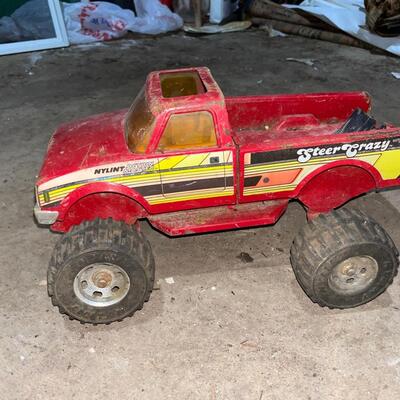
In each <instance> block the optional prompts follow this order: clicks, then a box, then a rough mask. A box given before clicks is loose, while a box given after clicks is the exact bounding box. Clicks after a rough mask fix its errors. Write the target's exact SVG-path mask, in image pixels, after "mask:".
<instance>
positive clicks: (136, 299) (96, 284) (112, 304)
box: [47, 219, 154, 324]
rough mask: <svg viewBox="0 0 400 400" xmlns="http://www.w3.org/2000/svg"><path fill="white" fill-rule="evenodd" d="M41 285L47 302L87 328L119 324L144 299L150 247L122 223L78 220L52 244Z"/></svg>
mask: <svg viewBox="0 0 400 400" xmlns="http://www.w3.org/2000/svg"><path fill="white" fill-rule="evenodd" d="M47 282H48V292H49V295H50V297H51V299H52V302H53V304H54V305H56V306H58V308H59V310H60V312H61V313H63V314H67V315H68V316H69V317H70V318H71V319H77V320H79V321H81V322H82V323H92V324H108V323H111V322H114V321H121V320H122V319H124V318H125V317H128V316H131V315H133V314H134V312H135V311H137V310H139V309H141V308H142V306H143V303H144V301H147V300H148V299H149V297H150V292H151V290H152V288H153V283H154V259H153V255H152V251H151V247H150V244H149V243H148V241H147V240H146V239H145V238H144V237H143V235H142V234H141V233H140V232H139V231H138V230H137V229H136V228H135V227H133V226H129V225H126V224H124V223H122V222H115V221H113V220H111V219H109V220H100V219H98V220H95V221H91V222H84V223H82V224H81V225H79V226H76V227H74V228H73V229H72V230H71V231H70V232H68V233H66V234H65V235H63V237H62V238H61V239H60V241H59V242H58V243H57V245H56V247H55V249H54V252H53V256H52V258H51V261H50V265H49V270H48V276H47Z"/></svg>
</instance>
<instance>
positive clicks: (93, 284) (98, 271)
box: [74, 263, 130, 307]
mask: <svg viewBox="0 0 400 400" xmlns="http://www.w3.org/2000/svg"><path fill="white" fill-rule="evenodd" d="M129 288H130V279H129V276H128V275H127V273H126V272H125V271H124V270H123V269H122V268H120V267H119V266H118V265H114V264H108V263H98V264H91V265H88V266H87V267H85V268H83V269H82V270H81V271H79V273H78V274H77V275H76V277H75V280H74V293H75V295H76V296H77V297H78V298H79V300H81V301H82V302H83V303H85V304H88V305H90V306H93V307H109V306H111V305H113V304H116V303H119V302H120V301H121V300H122V299H123V298H124V297H125V296H126V295H127V294H128V292H129Z"/></svg>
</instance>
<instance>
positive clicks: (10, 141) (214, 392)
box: [0, 31, 400, 400]
mask: <svg viewBox="0 0 400 400" xmlns="http://www.w3.org/2000/svg"><path fill="white" fill-rule="evenodd" d="M287 57H295V58H312V59H315V60H316V63H315V67H316V68H315V69H313V68H311V67H309V66H307V65H304V64H299V63H293V62H287V61H286V58H287ZM189 65H206V66H209V67H210V68H211V69H212V71H213V72H214V75H215V78H216V79H217V81H218V82H219V83H220V84H221V87H222V89H223V90H224V91H225V93H226V94H228V95H234V94H237V95H240V94H257V93H258V94H261V93H278V92H302V91H305V92H307V91H336V90H358V89H362V90H368V91H369V92H370V93H371V94H372V96H373V98H374V100H375V115H376V116H377V117H379V118H382V119H383V118H385V119H386V120H390V121H393V122H396V123H400V114H399V111H398V110H399V104H400V103H399V96H398V94H399V88H400V81H396V80H395V79H394V78H393V77H391V75H390V72H391V71H400V62H399V61H398V60H397V59H394V58H390V57H385V56H380V55H372V54H371V53H369V52H367V51H365V50H360V49H355V48H350V47H342V46H336V45H333V44H329V43H324V42H319V41H312V40H304V39H300V38H296V37H286V38H273V39H270V38H268V37H267V36H266V34H265V33H264V32H259V31H250V32H247V33H240V34H226V35H220V36H210V37H202V38H189V37H185V36H182V35H172V36H167V37H163V38H159V39H140V40H137V41H133V40H123V41H118V42H114V43H109V44H100V45H97V46H81V47H74V48H69V49H65V50H56V51H48V52H42V53H35V54H23V55H15V56H9V57H2V58H1V59H0V90H1V92H0V93H1V96H0V112H1V114H0V115H1V128H0V129H1V135H0V149H1V150H0V171H1V174H0V178H1V180H0V220H1V226H0V237H1V242H0V266H1V279H0V327H1V328H0V366H1V368H0V398H1V399H5V400H11V399H18V400H22V399H29V400H36V399H74V398H75V399H80V400H85V399H98V398H113V399H165V398H171V399H174V400H177V399H202V400H204V399H210V400H214V399H215V400H217V399H235V400H237V399H252V400H260V399H264V400H265V399H272V400H273V399H285V400H286V399H289V400H290V399H293V400H294V399H295V400H302V399H310V400H319V399H324V400H328V399H341V400H343V399H357V400H358V399H363V400H370V399H371V400H372V399H380V400H383V399H397V398H399V397H400V346H399V344H400V330H399V326H400V325H399V323H400V286H399V283H400V280H399V278H397V279H396V280H395V282H394V284H393V285H392V286H391V287H390V288H389V290H388V291H387V292H386V293H384V294H383V295H382V296H380V297H379V298H378V299H376V300H375V301H373V302H371V303H369V304H367V305H365V306H362V307H359V308H357V309H352V310H347V311H338V310H334V311H330V310H326V309H322V308H320V307H318V306H317V305H314V304H313V303H311V301H310V300H309V299H308V298H307V297H306V296H305V294H304V293H303V292H302V290H301V289H300V287H299V286H298V284H297V282H296V280H295V278H294V275H293V273H292V270H291V267H290V263H289V247H290V244H291V241H292V240H293V237H294V235H295V234H296V232H297V231H298V229H299V228H300V227H301V226H302V225H303V224H304V223H305V215H304V211H303V210H302V208H301V207H300V206H298V205H296V204H293V205H292V206H291V207H290V208H289V210H288V212H287V213H286V214H285V215H284V217H283V218H282V219H281V220H280V221H279V223H278V224H276V225H275V226H273V227H266V228H260V229H250V230H241V231H235V232H224V233H218V234H210V235H202V236H195V237H185V238H179V239H169V238H167V237H164V236H162V235H161V234H160V233H157V232H155V231H153V230H152V229H151V228H150V227H149V226H148V225H146V224H144V230H145V232H146V233H147V235H148V237H149V238H150V241H151V243H152V245H153V248H154V253H155V257H156V262H157V279H158V280H160V282H161V283H159V284H158V287H159V290H156V291H154V292H153V295H152V297H151V300H150V302H149V303H147V304H146V305H145V307H144V309H143V310H142V311H141V312H139V313H137V314H136V315H135V316H134V317H133V318H128V319H126V320H124V321H123V322H121V323H115V324H112V325H110V326H98V327H92V326H82V325H80V324H79V323H77V322H75V321H69V320H68V319H67V318H65V317H63V316H61V315H59V314H58V311H57V309H55V308H53V307H52V306H51V305H50V301H49V299H48V297H47V293H46V282H45V279H46V270H47V263H48V260H49V257H50V254H51V251H52V248H53V246H54V243H55V241H56V240H57V238H58V236H57V235H56V234H52V233H50V232H49V231H48V230H46V229H40V228H38V227H37V226H36V225H35V223H34V221H33V218H32V206H33V185H34V181H35V174H36V173H37V171H38V170H39V167H40V164H41V160H42V157H43V155H44V151H45V149H46V145H47V141H48V139H49V136H50V134H51V133H52V131H53V130H54V129H55V128H56V127H57V125H58V124H60V123H61V122H65V121H68V120H71V119H75V118H79V117H83V116H86V115H89V114H93V113H100V112H103V111H109V110H115V109H118V108H123V107H127V106H129V104H130V102H131V101H132V99H133V97H134V96H135V94H136V93H137V92H138V90H139V88H140V86H141V85H142V84H143V82H144V79H145V76H146V74H147V73H148V72H149V71H151V70H156V69H163V68H174V67H179V66H189ZM387 196H389V200H391V201H392V203H393V204H397V205H400V202H399V196H398V195H396V193H395V192H392V193H390V194H388V195H387ZM351 206H357V207H361V208H363V209H364V210H366V211H367V212H368V213H370V214H371V215H372V216H374V217H375V218H376V219H377V220H378V221H380V222H381V223H382V224H383V225H384V227H385V228H386V229H387V231H388V232H389V234H390V235H392V237H393V239H394V240H395V242H396V243H397V245H398V246H400V230H399V229H398V228H399V226H400V214H399V213H398V212H397V211H396V209H395V208H394V207H393V206H392V205H391V204H390V203H389V202H388V201H387V199H385V198H383V197H382V196H380V195H375V194H374V195H369V196H366V197H363V198H361V199H359V200H357V201H356V202H353V204H351ZM241 252H247V253H249V254H250V255H251V257H252V258H253V259H254V261H253V262H251V263H243V262H242V261H241V260H240V259H239V258H238V257H237V256H238V255H239V254H240V253H241ZM166 277H173V278H174V282H175V283H173V284H168V283H166V281H165V278H166Z"/></svg>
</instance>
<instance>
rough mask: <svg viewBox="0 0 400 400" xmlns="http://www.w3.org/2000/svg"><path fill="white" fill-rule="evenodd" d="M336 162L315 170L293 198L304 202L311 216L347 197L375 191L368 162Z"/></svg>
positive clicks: (346, 200)
mask: <svg viewBox="0 0 400 400" xmlns="http://www.w3.org/2000/svg"><path fill="white" fill-rule="evenodd" d="M363 164H364V163H359V164H358V165H354V164H353V165H348V164H347V165H336V166H333V167H330V168H328V169H325V170H322V171H321V170H317V171H316V172H315V173H314V174H313V176H312V177H311V179H309V180H308V181H307V182H305V183H304V184H303V185H304V186H303V187H302V188H301V189H300V191H299V193H298V195H297V196H296V198H297V199H298V200H300V201H301V203H303V204H304V205H305V206H306V207H307V209H308V213H309V214H310V215H315V214H318V213H323V212H328V211H331V210H333V209H335V208H337V207H340V206H341V205H343V204H345V203H346V202H348V201H349V200H351V199H353V198H355V197H358V196H360V195H362V194H365V193H367V192H370V191H372V190H375V189H376V187H377V184H376V180H375V177H374V176H373V174H372V173H371V172H370V171H369V170H367V168H368V169H370V168H371V166H370V165H369V164H366V165H363Z"/></svg>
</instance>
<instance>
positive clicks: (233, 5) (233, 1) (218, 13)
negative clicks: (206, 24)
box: [210, 0, 239, 24]
mask: <svg viewBox="0 0 400 400" xmlns="http://www.w3.org/2000/svg"><path fill="white" fill-rule="evenodd" d="M238 4H239V1H238V0H211V2H210V22H212V23H213V24H219V23H221V22H222V21H223V20H224V19H225V18H227V17H229V15H231V14H232V13H233V12H234V11H235V10H236V9H237V8H238Z"/></svg>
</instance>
